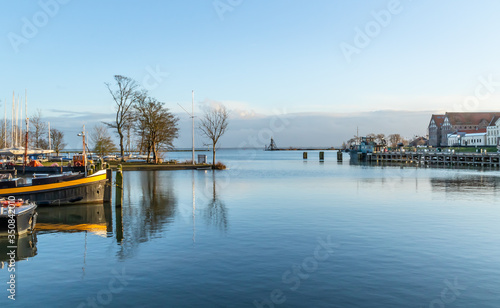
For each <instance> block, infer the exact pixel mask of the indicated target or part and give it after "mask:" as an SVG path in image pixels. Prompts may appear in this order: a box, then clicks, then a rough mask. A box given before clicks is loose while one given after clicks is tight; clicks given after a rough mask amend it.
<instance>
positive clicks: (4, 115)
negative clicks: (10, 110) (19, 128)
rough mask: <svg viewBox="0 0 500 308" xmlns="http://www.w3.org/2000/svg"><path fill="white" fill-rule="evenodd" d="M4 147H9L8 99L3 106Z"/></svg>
mask: <svg viewBox="0 0 500 308" xmlns="http://www.w3.org/2000/svg"><path fill="white" fill-rule="evenodd" d="M3 126H4V127H3V146H4V148H6V147H7V99H5V100H4V104H3Z"/></svg>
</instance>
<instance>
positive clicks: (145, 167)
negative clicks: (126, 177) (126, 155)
mask: <svg viewBox="0 0 500 308" xmlns="http://www.w3.org/2000/svg"><path fill="white" fill-rule="evenodd" d="M118 165H122V170H123V171H162V170H167V171H168V170H172V171H174V170H199V169H202V170H205V169H206V170H211V167H212V165H211V164H196V165H192V164H157V165H155V164H144V163H126V162H123V163H120V164H109V167H110V168H111V170H113V171H116V169H117V168H118Z"/></svg>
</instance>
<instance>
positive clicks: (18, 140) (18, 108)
mask: <svg viewBox="0 0 500 308" xmlns="http://www.w3.org/2000/svg"><path fill="white" fill-rule="evenodd" d="M20 109H21V99H20V96H19V94H18V95H17V113H16V117H17V144H18V146H21V144H22V143H21V129H22V124H21V121H22V120H21V115H20Z"/></svg>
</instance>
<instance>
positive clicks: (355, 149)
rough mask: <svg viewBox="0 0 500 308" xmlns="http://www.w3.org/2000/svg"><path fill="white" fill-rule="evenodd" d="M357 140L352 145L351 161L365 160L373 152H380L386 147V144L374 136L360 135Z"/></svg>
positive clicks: (350, 151)
mask: <svg viewBox="0 0 500 308" xmlns="http://www.w3.org/2000/svg"><path fill="white" fill-rule="evenodd" d="M357 139H358V140H357V142H356V143H355V144H353V145H351V148H350V149H349V156H350V158H351V162H364V161H366V159H367V157H368V156H369V155H371V154H373V153H376V152H380V151H382V149H384V148H385V144H378V143H376V142H375V138H374V137H368V136H367V137H359V138H357Z"/></svg>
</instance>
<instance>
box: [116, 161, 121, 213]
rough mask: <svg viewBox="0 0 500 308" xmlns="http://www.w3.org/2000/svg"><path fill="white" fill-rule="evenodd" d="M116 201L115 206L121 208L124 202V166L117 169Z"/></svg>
mask: <svg viewBox="0 0 500 308" xmlns="http://www.w3.org/2000/svg"><path fill="white" fill-rule="evenodd" d="M115 185H116V201H115V206H116V207H121V206H122V202H123V169H122V165H118V167H117V169H116V183H115Z"/></svg>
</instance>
